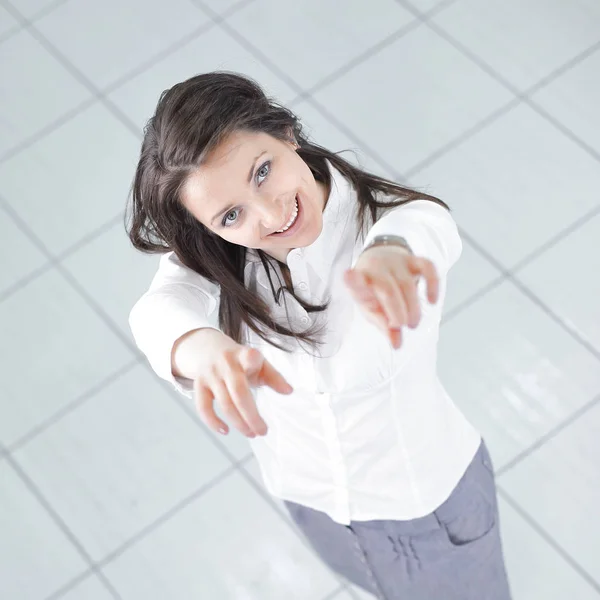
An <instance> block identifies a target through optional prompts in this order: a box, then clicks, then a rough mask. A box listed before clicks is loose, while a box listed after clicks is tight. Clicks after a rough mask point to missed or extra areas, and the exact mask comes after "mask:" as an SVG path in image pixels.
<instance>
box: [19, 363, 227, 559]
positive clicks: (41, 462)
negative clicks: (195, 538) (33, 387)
mask: <svg viewBox="0 0 600 600" xmlns="http://www.w3.org/2000/svg"><path fill="white" fill-rule="evenodd" d="M16 457H17V460H19V462H20V463H21V464H22V465H23V467H24V468H25V470H26V471H27V472H28V473H29V475H30V476H31V478H32V479H33V480H34V481H35V482H36V484H37V485H38V486H39V487H40V489H41V490H42V492H43V493H44V495H45V497H46V498H47V499H48V501H49V502H50V503H51V504H52V506H53V507H54V509H55V510H56V511H57V512H58V513H59V514H60V515H61V517H62V518H63V519H64V521H65V522H66V523H67V525H68V526H69V528H70V529H71V531H73V533H74V534H75V535H76V536H77V538H78V539H79V540H80V541H81V543H82V544H83V545H84V547H85V548H86V550H87V551H88V552H89V553H90V555H91V556H92V557H93V558H94V560H100V559H102V558H103V557H105V556H106V555H107V554H108V553H109V552H111V551H113V550H115V549H116V548H117V547H118V546H120V545H121V544H123V543H124V542H126V541H127V540H129V539H130V538H131V537H133V536H134V535H135V534H136V533H138V532H139V531H141V530H142V529H143V528H144V527H146V526H148V525H150V524H152V523H153V522H154V521H155V520H156V519H158V518H159V517H160V516H162V515H163V514H164V513H166V512H167V511H168V510H170V509H171V508H173V507H174V506H175V505H177V504H178V503H179V502H180V501H181V500H183V499H184V498H186V497H188V496H189V495H191V494H193V493H194V492H195V491H196V490H198V489H200V488H201V487H202V486H203V485H206V484H207V483H209V482H211V481H213V480H214V479H215V478H216V477H217V476H218V475H220V474H221V473H222V472H223V471H225V470H226V469H228V468H229V467H230V466H231V463H230V462H229V460H228V459H227V458H226V457H225V456H224V455H223V454H222V453H221V452H220V451H219V450H218V449H217V448H216V447H215V445H214V444H213V443H212V442H211V441H210V440H209V438H208V436H206V435H205V433H204V432H203V431H202V429H201V428H200V427H198V425H197V424H196V423H194V422H193V421H192V420H191V419H190V418H189V417H188V416H187V415H185V414H184V413H183V411H182V410H181V409H180V408H179V407H178V406H177V405H176V404H175V402H174V401H173V398H172V397H171V396H170V395H169V394H166V393H165V392H164V391H163V390H162V389H161V388H160V387H159V386H158V385H157V384H156V382H155V381H154V380H153V377H152V376H151V375H150V374H149V373H148V372H147V371H146V370H145V369H143V368H142V367H136V368H135V369H134V370H132V371H130V372H128V373H126V374H125V375H123V376H121V377H119V378H118V379H117V380H116V381H115V382H113V383H112V384H110V385H109V386H108V387H106V388H104V389H103V390H102V391H101V392H99V393H98V394H97V395H95V396H94V397H93V398H91V399H89V400H88V401H86V402H85V403H84V404H82V405H81V406H80V407H78V408H77V409H76V410H74V411H72V412H71V413H69V414H68V415H66V416H65V417H63V418H62V419H61V420H60V421H59V422H58V423H56V424H54V425H52V426H51V427H50V428H49V429H47V430H46V431H44V432H43V433H41V434H39V435H38V436H37V437H36V438H34V439H33V440H31V441H30V442H29V443H27V444H26V445H25V446H24V447H22V448H21V449H19V450H18V451H17V452H16Z"/></svg>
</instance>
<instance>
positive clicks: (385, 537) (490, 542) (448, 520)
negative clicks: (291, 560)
mask: <svg viewBox="0 0 600 600" xmlns="http://www.w3.org/2000/svg"><path fill="white" fill-rule="evenodd" d="M285 504H286V506H287V508H288V510H289V512H290V515H291V516H292V519H293V520H294V521H295V523H296V524H297V525H298V527H299V528H300V530H301V531H302V532H303V533H304V534H305V536H306V537H307V538H308V541H309V542H310V544H311V545H312V546H313V548H314V549H315V550H316V552H317V554H318V555H319V556H320V557H321V558H322V559H323V561H324V562H325V563H326V564H327V565H329V567H331V568H332V569H333V570H334V571H335V572H337V573H338V574H340V575H342V576H343V577H344V578H345V579H347V580H349V581H351V582H352V583H354V584H355V585H358V586H359V587H361V588H363V589H364V590H366V591H367V592H370V593H371V594H373V595H374V596H375V597H376V598H378V599H379V600H510V597H511V596H510V591H509V586H508V580H507V577H506V570H505V567H504V559H503V556H502V544H501V541H500V535H499V521H498V505H497V498H496V484H495V480H494V472H493V467H492V462H491V459H490V456H489V453H488V451H487V448H486V446H485V444H484V443H483V442H482V444H481V446H480V447H479V450H478V451H477V454H476V455H475V457H474V459H473V461H472V462H471V464H470V465H469V467H468V468H467V471H466V472H465V474H464V475H463V477H462V478H461V480H460V481H459V482H458V484H457V486H456V488H455V489H454V491H453V492H452V494H451V496H450V498H448V499H447V500H446V501H445V502H444V503H443V504H442V505H441V506H440V507H439V508H438V509H437V510H435V511H434V512H433V513H431V514H429V515H426V516H425V517H421V518H418V519H414V520H411V521H383V520H382V521H353V522H352V523H351V524H350V525H349V526H346V525H341V524H339V523H336V522H335V521H332V520H331V519H330V518H329V517H328V516H327V515H326V514H324V513H322V512H318V511H316V510H313V509H311V508H307V507H305V506H301V505H299V504H294V503H292V502H286V503H285Z"/></svg>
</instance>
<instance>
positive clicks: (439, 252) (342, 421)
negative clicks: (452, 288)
mask: <svg viewBox="0 0 600 600" xmlns="http://www.w3.org/2000/svg"><path fill="white" fill-rule="evenodd" d="M330 169H331V173H332V185H331V191H330V195H329V198H328V201H327V204H326V207H325V210H324V212H323V229H322V231H321V234H320V235H319V237H318V238H317V240H316V241H315V242H314V243H313V244H311V245H310V246H307V247H304V248H297V249H294V250H292V251H291V252H290V253H289V256H288V258H287V265H288V267H289V270H290V274H291V278H292V283H293V287H294V291H295V293H296V294H297V295H298V296H299V297H301V298H302V299H303V300H307V301H309V302H312V303H322V302H323V301H324V300H327V299H329V300H330V305H329V307H328V309H327V310H326V311H324V312H322V313H307V312H306V311H305V310H304V309H303V308H302V306H301V305H300V304H299V303H298V302H297V301H296V300H295V299H294V298H293V297H292V296H291V295H290V294H289V293H287V292H283V296H284V300H285V301H281V302H280V303H279V304H277V303H276V302H275V300H274V298H273V294H272V290H271V288H270V286H269V283H268V279H267V274H266V272H265V270H264V267H263V265H262V263H261V262H260V260H259V258H258V256H257V254H256V252H254V251H252V250H250V251H249V252H248V258H247V265H246V268H245V283H246V285H247V286H248V287H249V288H250V289H254V290H255V291H256V293H257V294H259V295H260V297H261V298H263V299H264V300H265V301H266V302H267V303H268V304H269V306H270V307H271V310H272V314H273V316H274V318H275V319H279V320H281V323H284V324H286V325H287V326H288V327H290V326H291V327H292V328H293V329H294V330H296V331H304V330H306V329H308V328H309V327H310V326H311V325H313V324H314V323H315V321H316V322H317V324H318V325H320V326H323V328H324V329H323V338H322V340H323V343H322V344H321V345H320V346H319V347H318V348H316V349H314V348H312V347H310V346H308V345H307V344H306V343H298V342H297V341H296V340H294V339H291V340H290V339H288V340H287V341H286V342H285V343H286V346H287V347H288V348H290V349H291V350H292V351H291V352H289V353H288V352H284V351H282V350H279V349H278V348H275V347H274V346H272V345H270V344H268V343H266V342H265V341H263V340H262V339H261V338H259V337H258V336H257V335H256V334H254V333H253V332H252V331H251V330H250V329H249V328H247V327H244V334H245V340H246V341H245V343H246V344H247V345H249V346H252V347H255V348H258V349H259V350H260V351H261V353H262V354H263V355H264V357H265V358H266V359H267V360H268V361H269V362H270V363H271V364H272V365H273V366H274V367H275V368H276V369H277V370H278V371H279V372H280V373H281V374H282V375H283V376H284V377H285V379H286V380H287V381H288V382H289V383H290V384H291V385H292V387H293V388H294V391H293V393H292V394H290V395H280V394H278V393H277V392H275V391H273V390H272V389H270V388H268V387H266V386H265V387H260V388H256V389H253V395H254V399H255V401H256V403H257V406H258V410H259V412H260V414H261V416H262V417H263V419H264V420H265V422H266V423H267V425H268V428H269V432H268V434H267V435H266V436H264V437H257V438H254V439H253V440H251V446H252V449H253V451H254V454H255V456H256V458H257V461H258V464H259V466H260V470H261V473H262V476H263V479H264V482H265V485H266V487H267V489H268V490H269V491H270V492H271V493H272V494H273V495H274V496H277V497H279V498H281V499H284V500H289V501H292V502H296V503H298V504H303V505H305V506H308V507H310V508H313V509H316V510H319V511H322V512H325V513H327V514H328V515H329V516H330V517H331V518H332V519H333V520H335V521H337V522H338V523H343V524H349V523H350V521H352V520H354V521H366V520H375V519H393V520H407V519H414V518H417V517H421V516H424V515H427V514H429V513H431V512H432V511H434V510H435V509H436V508H438V507H439V506H440V505H441V504H442V503H443V502H444V500H446V499H447V498H448V497H449V495H450V494H451V492H452V490H453V489H454V487H455V486H456V484H457V483H458V481H459V479H460V478H461V476H462V475H463V473H464V472H465V470H466V468H467V466H468V465H469V463H470V462H471V459H472V458H473V456H474V455H475V452H476V450H477V448H478V446H479V444H480V441H481V439H480V436H479V434H478V432H477V431H476V430H475V429H474V428H473V427H472V425H471V424H470V423H469V422H468V421H467V420H466V418H465V417H464V416H463V414H462V413H461V412H460V411H459V410H458V408H457V407H456V406H455V404H454V403H453V402H452V400H451V399H450V397H449V396H448V394H447V393H446V391H445V389H444V387H443V385H442V384H441V383H440V381H439V379H438V376H437V373H436V354H437V341H438V335H439V328H440V321H441V315H442V305H443V300H444V295H445V288H446V277H447V274H448V271H449V269H450V267H451V266H452V265H453V264H454V263H455V261H456V260H457V259H458V257H459V256H460V253H461V250H462V244H461V241H460V237H459V235H458V232H457V228H456V225H455V223H454V221H453V219H452V218H451V216H450V214H449V212H448V211H447V210H446V209H444V208H443V207H442V206H440V205H438V204H436V203H434V202H432V201H428V200H417V201H413V202H410V203H408V204H404V205H402V206H399V207H395V208H393V209H387V210H386V211H385V212H384V214H383V215H382V216H381V217H380V218H379V219H378V220H377V221H376V222H375V223H374V224H373V223H372V222H369V223H368V225H369V227H368V228H367V232H366V234H362V233H361V234H359V235H358V238H357V234H358V231H359V229H358V225H357V220H356V214H357V208H358V201H357V197H356V191H355V190H354V189H353V188H352V186H351V185H350V184H349V182H348V181H347V180H346V179H345V178H344V177H343V176H342V175H341V173H339V172H338V171H336V170H335V169H333V168H332V167H331V166H330ZM378 234H395V235H400V236H402V237H404V238H405V239H406V240H407V242H408V244H409V245H410V247H411V249H412V251H413V252H414V254H415V255H416V256H421V257H425V258H428V259H429V260H431V261H432V262H433V264H434V265H435V267H436V269H437V272H438V276H439V278H440V295H439V300H438V301H437V303H436V304H430V303H429V302H428V300H427V298H426V289H425V285H424V282H420V283H419V286H418V290H419V299H420V304H421V310H422V316H421V321H420V323H419V325H418V327H417V328H416V329H407V328H405V329H404V331H403V337H402V346H401V347H400V348H399V349H397V350H395V349H394V348H393V347H392V346H391V344H390V342H389V340H388V339H387V338H386V337H385V336H384V334H383V333H382V332H381V330H379V329H378V328H376V327H375V326H374V325H372V324H371V323H370V322H369V321H368V320H367V319H366V318H365V317H364V315H363V314H362V312H361V310H360V308H359V307H358V306H357V305H356V303H355V301H354V300H353V299H352V297H351V295H350V293H349V290H348V289H347V288H346V287H345V285H344V283H343V273H344V271H345V270H346V269H348V268H351V267H353V266H354V264H355V263H356V261H357V259H358V257H359V255H360V253H361V251H362V250H363V248H364V247H365V246H366V245H367V244H368V243H369V242H370V241H371V240H372V239H373V238H374V237H375V236H376V235H378ZM277 268H278V267H277ZM273 280H274V281H277V278H273ZM282 281H283V278H282ZM218 308H219V288H218V286H217V285H215V284H213V283H211V282H209V281H207V280H206V279H204V278H203V277H201V276H200V275H199V274H197V273H196V272H194V271H192V270H190V269H188V268H186V267H185V266H184V265H182V263H181V262H180V261H179V260H178V259H177V258H176V257H175V255H174V254H173V253H170V254H167V255H165V256H164V257H162V259H161V262H160V266H159V270H158V273H157V274H156V276H155V278H154V280H153V282H152V284H151V286H150V289H149V290H148V292H146V294H144V296H143V297H142V298H141V299H140V300H139V301H138V302H137V304H136V305H135V307H134V308H133V310H132V312H131V316H130V325H131V328H132V332H133V335H134V338H135V340H136V343H137V345H138V347H139V348H140V349H141V350H142V351H143V352H144V354H145V355H146V356H147V358H148V360H149V362H150V364H151V366H152V368H153V369H154V371H155V372H156V373H157V374H158V375H159V376H160V377H162V378H163V379H166V380H168V381H170V382H171V383H172V384H173V385H174V386H175V387H176V388H177V389H178V390H179V391H181V392H182V393H185V394H187V395H189V396H191V382H189V381H185V380H178V379H177V378H175V377H174V376H173V374H172V372H171V350H172V348H173V344H174V343H175V341H176V340H177V339H179V338H180V337H181V336H182V335H183V334H185V333H186V332H188V331H191V330H194V329H199V328H202V327H213V328H216V329H218V328H219V325H218ZM282 341H283V340H282Z"/></svg>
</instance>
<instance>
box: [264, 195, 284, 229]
mask: <svg viewBox="0 0 600 600" xmlns="http://www.w3.org/2000/svg"><path fill="white" fill-rule="evenodd" d="M257 209H258V211H259V215H260V221H261V223H262V225H263V227H264V228H265V229H273V228H274V227H279V226H281V224H282V222H283V219H285V215H284V214H283V213H284V212H285V208H284V206H283V205H282V203H281V202H277V201H276V200H258V201H257Z"/></svg>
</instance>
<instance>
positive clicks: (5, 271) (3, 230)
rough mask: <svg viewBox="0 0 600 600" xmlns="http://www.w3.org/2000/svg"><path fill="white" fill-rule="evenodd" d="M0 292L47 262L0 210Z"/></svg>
mask: <svg viewBox="0 0 600 600" xmlns="http://www.w3.org/2000/svg"><path fill="white" fill-rule="evenodd" d="M0 239H1V240H2V245H1V246H0V264H1V265H2V269H0V294H2V292H4V291H5V290H7V289H8V288H9V287H10V286H12V285H14V284H15V283H17V281H20V280H22V279H24V278H25V277H27V275H30V274H31V273H32V272H33V271H35V269H37V268H38V267H41V266H42V265H43V264H45V263H46V262H47V259H46V257H45V256H44V255H43V254H42V253H41V252H40V251H39V250H38V249H37V247H36V246H34V245H33V243H32V242H31V241H30V240H29V239H28V238H27V237H26V236H25V234H24V233H23V232H22V231H21V230H20V229H19V228H18V227H17V225H16V223H15V222H14V221H13V220H12V219H11V218H10V216H9V215H8V214H7V213H5V212H4V211H3V210H0Z"/></svg>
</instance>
